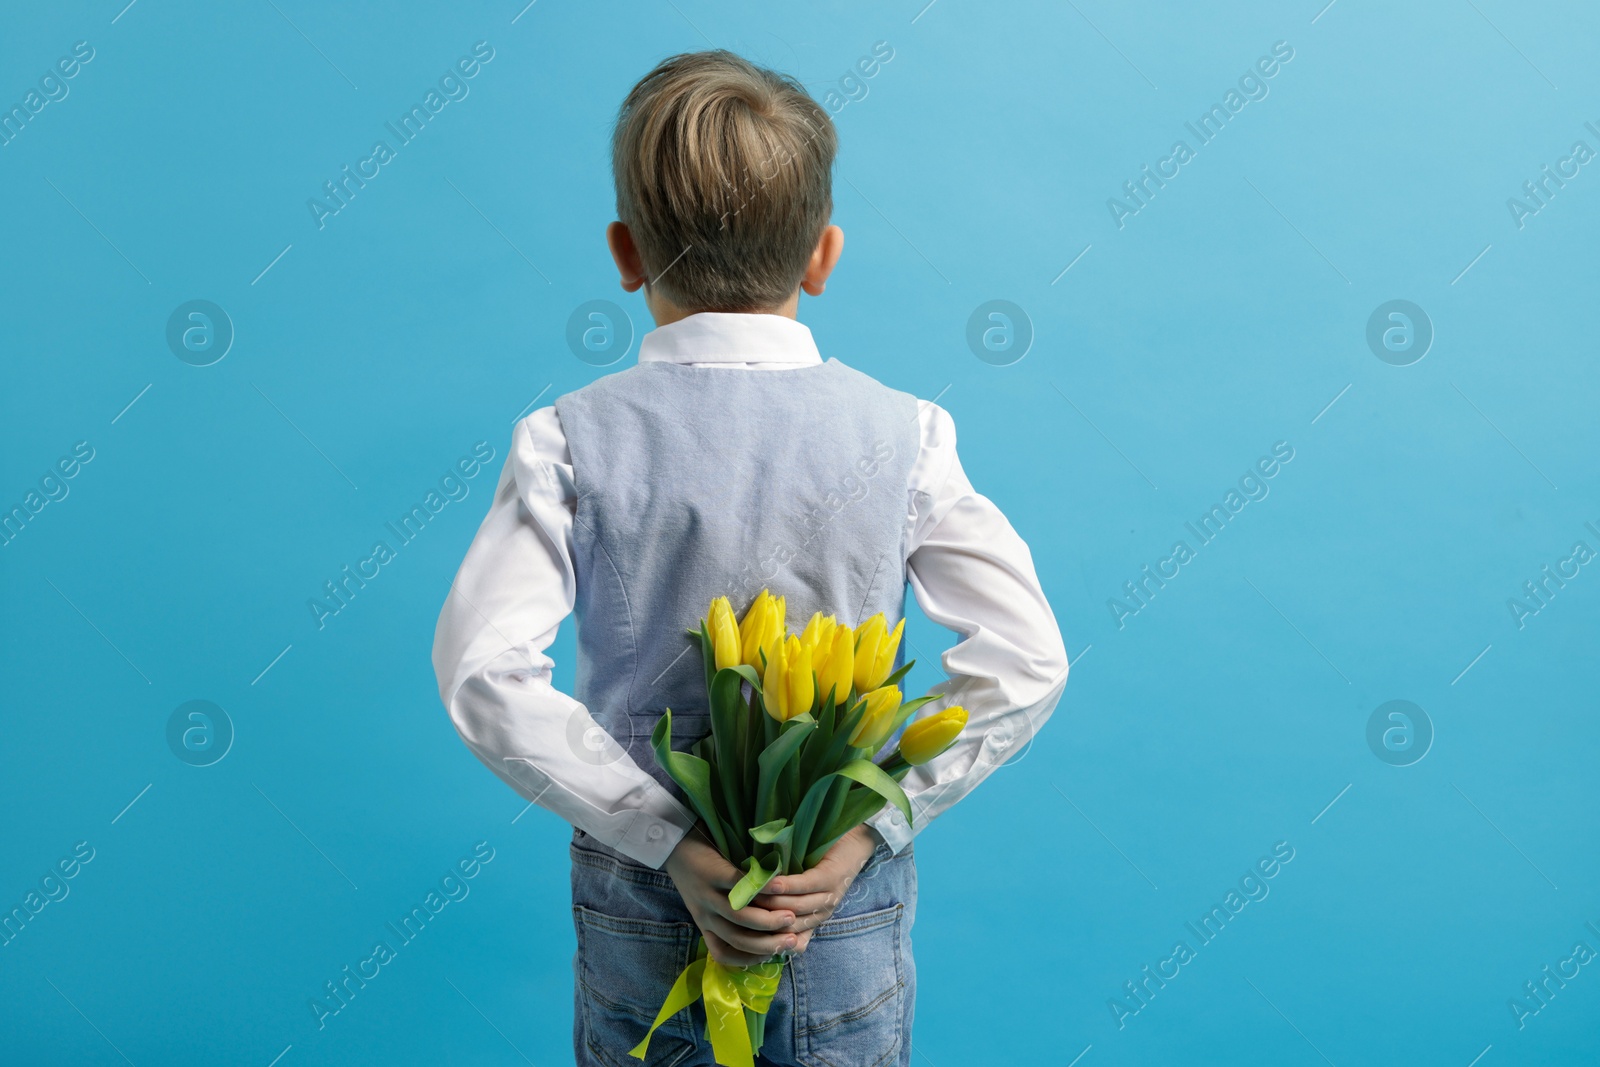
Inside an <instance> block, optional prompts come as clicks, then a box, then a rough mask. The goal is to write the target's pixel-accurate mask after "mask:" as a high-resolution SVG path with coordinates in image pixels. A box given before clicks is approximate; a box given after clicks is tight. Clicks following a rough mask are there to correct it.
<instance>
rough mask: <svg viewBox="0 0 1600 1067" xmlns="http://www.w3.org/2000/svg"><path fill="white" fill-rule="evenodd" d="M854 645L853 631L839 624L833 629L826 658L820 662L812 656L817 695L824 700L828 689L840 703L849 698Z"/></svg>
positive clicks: (853, 668)
mask: <svg viewBox="0 0 1600 1067" xmlns="http://www.w3.org/2000/svg"><path fill="white" fill-rule="evenodd" d="M855 647H856V635H855V633H854V632H853V631H852V630H851V629H850V627H848V626H844V625H842V624H841V625H838V626H835V627H834V629H833V645H832V647H830V648H829V649H828V650H827V656H826V658H824V659H822V661H821V662H820V663H818V662H817V659H818V657H813V658H812V662H813V663H814V664H815V665H816V669H817V691H818V695H819V696H821V697H822V698H823V699H824V700H826V699H827V697H828V692H829V690H832V691H833V699H834V700H836V701H838V702H839V703H841V704H843V703H844V702H845V701H846V700H847V699H849V697H850V682H851V679H852V678H853V677H854V676H855V662H856V661H855Z"/></svg>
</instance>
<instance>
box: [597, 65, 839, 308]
mask: <svg viewBox="0 0 1600 1067" xmlns="http://www.w3.org/2000/svg"><path fill="white" fill-rule="evenodd" d="M836 147H837V137H836V135H835V133H834V129H833V122H832V121H831V120H830V119H829V118H828V116H827V114H826V112H824V111H823V110H822V108H821V107H819V106H818V105H817V103H816V102H815V101H814V100H812V99H811V97H810V96H809V95H807V93H806V91H805V90H804V89H803V88H801V86H800V84H799V83H798V82H796V81H795V80H794V79H792V78H790V77H788V76H786V75H783V74H778V73H776V72H774V71H770V70H765V69H763V68H761V67H758V66H756V65H754V64H753V63H750V62H749V61H747V60H745V59H742V58H740V57H739V56H736V55H734V54H733V53H731V52H725V51H715V52H693V53H688V54H686V55H680V56H674V57H672V58H671V59H667V60H665V61H663V62H662V63H661V64H660V65H659V66H657V67H656V68H655V69H654V70H652V71H651V72H650V73H649V74H646V75H645V76H644V77H643V78H642V79H641V80H640V81H639V83H638V84H637V85H635V86H634V87H633V90H632V91H631V92H630V93H629V94H628V98H627V99H626V100H624V101H623V102H622V109H621V111H620V113H619V114H618V116H617V126H616V131H615V133H614V135H613V137H612V142H611V166H612V171H613V173H614V174H615V177H616V183H617V217H618V218H619V219H620V220H621V221H622V222H623V223H625V224H626V225H627V227H628V230H629V232H630V233H631V234H632V236H633V242H634V246H635V247H636V248H637V249H638V251H639V257H640V259H641V261H642V264H643V267H644V272H645V276H646V277H647V278H648V279H649V280H650V281H649V284H650V286H651V288H652V289H653V290H654V291H655V292H657V293H658V294H659V295H660V296H662V297H664V298H665V299H667V300H668V301H670V302H671V303H673V304H674V305H676V306H677V307H679V308H682V309H684V310H686V311H691V312H692V311H740V312H748V311H770V310H772V309H773V308H776V307H779V306H780V305H782V304H783V303H784V302H785V301H787V300H788V299H789V297H790V296H792V295H793V294H794V292H795V290H796V289H798V288H799V286H800V282H801V280H802V278H803V277H804V275H805V272H806V267H807V264H808V263H809V261H810V258H811V253H812V251H813V249H815V247H816V245H817V241H818V239H819V238H820V237H821V235H822V230H823V228H824V227H826V226H827V225H828V219H829V216H830V215H831V213H832V211H833V193H832V173H831V172H832V169H833V157H834V152H835V150H836Z"/></svg>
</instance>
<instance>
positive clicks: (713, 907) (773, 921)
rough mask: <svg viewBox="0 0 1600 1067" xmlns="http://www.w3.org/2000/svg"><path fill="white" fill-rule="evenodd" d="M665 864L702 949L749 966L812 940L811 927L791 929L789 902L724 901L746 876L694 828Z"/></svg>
mask: <svg viewBox="0 0 1600 1067" xmlns="http://www.w3.org/2000/svg"><path fill="white" fill-rule="evenodd" d="M842 840H843V839H841V843H842ZM831 854H832V853H830V855H831ZM664 869H665V870H666V872H667V874H669V875H670V876H671V877H672V881H673V883H674V884H675V885H676V886H677V887H678V895H679V896H681V897H683V903H684V905H685V906H686V907H688V909H689V914H690V915H691V916H692V917H693V918H694V924H695V925H696V926H698V927H699V928H700V933H701V934H702V935H704V937H705V939H706V951H707V952H708V953H709V954H710V956H711V958H712V959H714V960H716V961H717V962H718V963H720V964H723V965H724V966H727V967H748V966H750V965H752V964H756V963H761V962H762V961H764V960H767V959H770V958H771V957H773V956H774V955H776V954H777V953H779V952H782V951H785V950H794V949H797V948H803V947H804V942H803V941H801V940H800V938H802V937H804V938H805V939H806V940H807V941H809V940H810V933H809V932H807V933H805V934H799V933H796V932H795V931H794V929H793V928H794V923H795V913H794V911H793V910H791V909H789V908H785V907H776V908H775V907H772V906H768V905H762V906H760V907H757V906H756V905H755V904H754V902H752V903H751V904H750V906H748V907H745V908H741V909H739V910H737V911H735V910H734V908H733V906H732V905H731V904H729V903H728V890H730V889H732V888H733V887H734V884H735V883H736V882H738V881H739V879H740V878H742V877H744V872H743V871H741V870H739V869H738V868H737V867H735V866H734V865H733V864H731V863H729V862H728V861H727V860H725V859H723V857H722V853H720V852H718V851H717V850H716V848H715V847H713V846H712V845H710V844H707V843H706V842H705V841H704V840H702V839H701V837H700V835H699V834H698V833H695V832H692V831H691V832H690V833H687V834H685V835H684V837H683V840H681V841H679V842H678V845H677V847H676V848H674V849H673V850H672V854H671V855H670V856H668V857H667V862H666V865H665V867H664ZM856 869H857V870H859V869H860V868H859V867H857V868H856ZM852 873H853V872H852ZM809 874H810V872H807V875H808V876H809ZM846 884H847V885H848V882H846Z"/></svg>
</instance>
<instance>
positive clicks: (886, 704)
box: [850, 685, 901, 752]
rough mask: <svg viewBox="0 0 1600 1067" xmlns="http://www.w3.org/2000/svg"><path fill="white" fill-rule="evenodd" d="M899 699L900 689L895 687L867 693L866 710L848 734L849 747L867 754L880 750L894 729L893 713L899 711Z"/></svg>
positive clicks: (889, 686)
mask: <svg viewBox="0 0 1600 1067" xmlns="http://www.w3.org/2000/svg"><path fill="white" fill-rule="evenodd" d="M900 699H901V694H900V687H899V686H897V685H888V686H884V687H883V688H882V689H874V690H873V691H872V692H870V693H868V694H867V710H866V712H865V713H864V714H863V715H862V716H861V721H860V722H859V723H857V724H856V728H855V730H853V731H852V732H851V734H850V744H851V746H852V747H854V748H864V749H866V750H867V751H868V752H876V751H878V749H880V748H882V747H883V743H884V742H885V741H887V740H888V739H889V732H890V731H891V730H893V729H894V713H895V712H896V711H898V710H899V709H900Z"/></svg>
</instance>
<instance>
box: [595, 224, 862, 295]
mask: <svg viewBox="0 0 1600 1067" xmlns="http://www.w3.org/2000/svg"><path fill="white" fill-rule="evenodd" d="M613 225H615V224H613ZM843 254H844V231H843V230H841V229H840V228H839V227H837V226H831V225H830V226H825V227H823V230H822V236H821V237H819V238H817V247H816V248H815V249H813V250H812V253H811V262H810V263H808V264H807V265H806V274H805V277H804V278H802V279H801V280H800V288H801V289H804V290H805V291H806V295H808V296H821V295H822V291H823V290H824V289H826V288H827V286H828V275H830V274H832V273H833V268H834V267H836V266H838V264H839V257H840V256H841V255H843Z"/></svg>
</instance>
